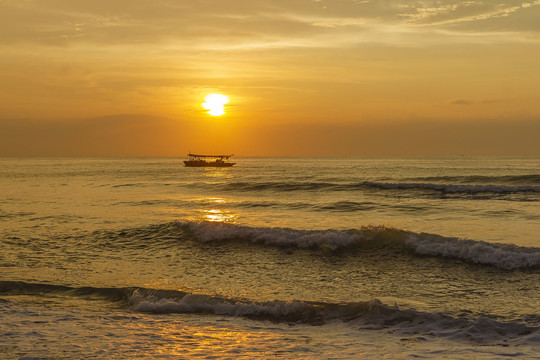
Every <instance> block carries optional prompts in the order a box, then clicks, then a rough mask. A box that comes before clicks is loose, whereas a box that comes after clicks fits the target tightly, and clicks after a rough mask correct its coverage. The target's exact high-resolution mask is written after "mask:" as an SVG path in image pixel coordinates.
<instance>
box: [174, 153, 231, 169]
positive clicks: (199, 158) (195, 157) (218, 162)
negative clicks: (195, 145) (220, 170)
mask: <svg viewBox="0 0 540 360" xmlns="http://www.w3.org/2000/svg"><path fill="white" fill-rule="evenodd" d="M188 156H189V160H184V165H185V166H189V167H231V166H233V165H234V164H236V163H233V162H230V161H229V159H230V158H231V157H232V156H233V154H230V155H201V154H188Z"/></svg>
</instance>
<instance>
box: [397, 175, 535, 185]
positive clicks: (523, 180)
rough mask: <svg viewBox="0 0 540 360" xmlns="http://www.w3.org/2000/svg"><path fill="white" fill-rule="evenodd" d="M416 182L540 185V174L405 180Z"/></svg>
mask: <svg viewBox="0 0 540 360" xmlns="http://www.w3.org/2000/svg"><path fill="white" fill-rule="evenodd" d="M405 180H407V181H414V182H418V181H420V182H426V181H427V182H431V181H435V182H444V183H448V182H452V183H461V184H493V183H496V184H511V185H540V174H529V175H498V176H489V175H456V176H422V177H411V178H408V179H405Z"/></svg>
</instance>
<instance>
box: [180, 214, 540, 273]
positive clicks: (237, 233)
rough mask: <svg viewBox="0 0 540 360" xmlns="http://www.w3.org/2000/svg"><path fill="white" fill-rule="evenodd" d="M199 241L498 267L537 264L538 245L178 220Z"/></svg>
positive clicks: (375, 230) (389, 230)
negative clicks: (354, 250)
mask: <svg viewBox="0 0 540 360" xmlns="http://www.w3.org/2000/svg"><path fill="white" fill-rule="evenodd" d="M179 224H180V226H181V227H184V228H186V227H187V229H189V231H190V232H191V233H192V234H193V235H194V237H195V239H197V240H198V241H202V242H212V241H226V240H240V241H249V242H252V243H261V244H264V245H271V246H283V247H298V248H315V249H323V250H331V251H335V250H340V249H345V248H351V247H362V248H366V247H368V248H370V247H384V248H389V249H394V250H395V249H400V248H403V249H405V248H408V249H412V250H413V251H414V252H415V253H416V254H419V255H430V256H441V257H449V258H455V259H461V260H465V261H469V262H472V263H477V264H483V265H490V266H494V267H498V268H501V269H507V270H512V269H519V268H536V267H540V249H539V248H527V247H519V246H515V245H505V244H494V243H487V242H483V241H474V240H462V239H458V238H451V237H443V236H439V235H433V234H425V233H414V232H409V231H404V230H399V229H393V228H388V227H384V226H379V227H376V226H365V227H362V228H360V229H358V230H347V231H339V230H324V231H323V230H321V231H318V230H309V231H308V230H293V229H285V228H259V227H247V226H238V225H232V224H224V223H212V222H187V223H179Z"/></svg>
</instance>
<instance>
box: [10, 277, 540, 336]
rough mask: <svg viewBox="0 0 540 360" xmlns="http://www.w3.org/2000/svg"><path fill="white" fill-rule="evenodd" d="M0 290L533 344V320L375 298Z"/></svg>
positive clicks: (19, 285) (151, 309)
mask: <svg viewBox="0 0 540 360" xmlns="http://www.w3.org/2000/svg"><path fill="white" fill-rule="evenodd" d="M0 294H3V295H39V296H44V295H47V294H54V295H59V294H60V295H64V296H73V297H83V298H102V299H105V300H110V301H114V302H121V303H122V304H123V306H126V307H127V308H128V309H131V310H133V311H136V312H144V313H153V314H193V315H219V316H231V317H244V318H248V319H252V320H262V321H271V322H276V323H288V324H309V325H324V324H328V323H332V322H335V321H341V322H343V323H347V324H349V325H350V326H352V327H353V328H354V327H356V328H361V329H371V330H383V331H392V332H398V333H406V334H418V335H424V336H435V337H444V338H450V339H454V340H467V341H472V342H475V343H480V344H502V345H504V344H508V345H511V344H513V345H517V344H524V343H530V344H534V343H537V342H538V341H539V340H540V326H539V325H538V324H537V323H536V322H534V321H533V322H532V323H529V324H527V323H525V322H515V321H514V322H500V321H497V320H495V319H493V318H490V317H486V316H484V317H478V318H469V317H452V316H450V315H446V314H442V313H439V312H435V313H433V312H422V311H417V310H415V309H401V308H399V307H398V306H397V305H394V306H389V305H386V304H383V303H382V302H380V301H379V300H377V299H374V300H371V301H361V302H351V303H327V302H313V301H302V300H294V301H280V300H273V301H251V300H249V299H235V298H228V297H222V296H217V295H205V294H194V293H189V292H184V291H175V290H160V289H148V288H135V287H132V288H95V287H69V286H62V285H51V284H35V283H25V282H17V281H0Z"/></svg>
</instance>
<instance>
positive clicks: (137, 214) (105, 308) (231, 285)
mask: <svg viewBox="0 0 540 360" xmlns="http://www.w3.org/2000/svg"><path fill="white" fill-rule="evenodd" d="M181 160H182V159H177V158H121V159H90V158H89V159H0V358H6V359H21V358H22V359H24V358H27V359H28V358H33V359H76V358H81V359H82V358H84V359H92V358H96V359H114V358H118V359H122V358H132V357H141V358H168V357H170V358H195V357H197V358H202V359H215V358H220V359H221V358H230V359H237V358H246V359H252V358H283V359H293V358H294V359H296V358H305V359H328V358H333V359H353V358H354V359H356V358H369V359H372V358H408V357H414V358H444V357H446V358H452V359H455V358H463V359H468V358H474V359H484V358H485V359H492V358H508V357H517V358H528V359H529V358H540V238H539V234H540V158H538V157H528V158H516V157H514V158H509V157H453V158H360V157H359V158H354V157H353V158H242V157H239V158H236V159H235V160H236V162H237V165H235V166H234V167H233V168H186V167H184V166H183V164H182V161H181Z"/></svg>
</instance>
